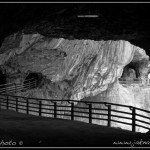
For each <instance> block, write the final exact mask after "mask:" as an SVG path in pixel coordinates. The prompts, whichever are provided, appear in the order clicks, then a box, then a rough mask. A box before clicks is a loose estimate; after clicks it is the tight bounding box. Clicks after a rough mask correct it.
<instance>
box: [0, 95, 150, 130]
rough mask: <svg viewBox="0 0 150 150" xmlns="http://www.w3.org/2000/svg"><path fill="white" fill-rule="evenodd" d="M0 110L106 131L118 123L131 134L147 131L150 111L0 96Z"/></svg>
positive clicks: (82, 102) (84, 102)
mask: <svg viewBox="0 0 150 150" xmlns="http://www.w3.org/2000/svg"><path fill="white" fill-rule="evenodd" d="M0 108H1V109H9V110H14V111H17V112H21V113H26V114H31V115H38V116H46V117H53V118H63V119H69V120H80V121H84V122H87V123H95V122H96V121H98V122H99V124H100V123H101V122H102V121H105V122H106V125H107V126H108V127H111V126H112V125H113V123H119V124H123V125H127V126H129V127H131V130H132V131H133V132H136V131H137V127H138V128H142V129H147V130H150V111H147V110H143V109H140V108H137V107H133V106H129V105H121V104H115V103H108V102H89V101H76V100H50V99H39V98H27V97H21V96H12V95H6V94H0ZM118 127H119V125H118Z"/></svg>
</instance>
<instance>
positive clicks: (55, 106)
mask: <svg viewBox="0 0 150 150" xmlns="http://www.w3.org/2000/svg"><path fill="white" fill-rule="evenodd" d="M54 118H57V103H56V102H54Z"/></svg>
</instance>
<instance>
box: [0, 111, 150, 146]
mask: <svg viewBox="0 0 150 150" xmlns="http://www.w3.org/2000/svg"><path fill="white" fill-rule="evenodd" d="M146 138H147V139H150V138H149V137H148V136H146V135H145V134H142V133H135V132H131V131H126V130H122V129H119V128H118V129H117V128H110V127H104V126H100V125H94V124H88V123H83V122H79V121H70V120H62V119H53V118H46V117H38V116H32V115H26V114H21V113H17V112H15V111H10V110H0V144H1V145H0V147H1V146H3V147H5V146H4V142H5V144H6V142H10V143H13V144H14V146H15V147H20V146H21V147H27V146H30V147H109V146H111V147H116V146H117V147H120V146H121V147H122V146H123V147H127V146H129V147H130V145H113V142H115V141H116V142H118V141H128V142H129V141H130V140H131V141H133V142H134V141H135V140H139V141H140V140H141V139H142V140H146ZM11 140H12V141H11ZM19 141H23V144H22V142H19ZM19 144H20V145H19ZM14 146H13V145H11V147H14ZM137 146H139V145H135V147H137ZM142 146H145V145H142ZM146 146H150V145H146Z"/></svg>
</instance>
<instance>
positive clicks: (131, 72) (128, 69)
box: [119, 63, 140, 81]
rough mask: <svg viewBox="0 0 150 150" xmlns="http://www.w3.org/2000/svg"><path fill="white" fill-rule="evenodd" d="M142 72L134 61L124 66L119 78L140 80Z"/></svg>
mask: <svg viewBox="0 0 150 150" xmlns="http://www.w3.org/2000/svg"><path fill="white" fill-rule="evenodd" d="M139 78H140V73H139V70H138V68H137V66H136V65H133V64H132V63H130V64H128V65H127V66H125V67H124V70H123V73H122V76H121V78H120V79H119V80H131V81H132V80H133V81H134V80H135V81H137V80H139Z"/></svg>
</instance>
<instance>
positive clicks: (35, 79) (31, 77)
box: [24, 73, 42, 89]
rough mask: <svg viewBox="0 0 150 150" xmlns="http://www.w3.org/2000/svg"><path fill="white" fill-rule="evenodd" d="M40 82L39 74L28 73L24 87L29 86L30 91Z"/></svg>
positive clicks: (40, 76)
mask: <svg viewBox="0 0 150 150" xmlns="http://www.w3.org/2000/svg"><path fill="white" fill-rule="evenodd" d="M41 80H42V75H41V74H40V73H29V74H28V75H27V76H26V78H25V80H24V85H29V84H31V89H32V88H35V87H38V86H39V84H40V83H41ZM32 83H33V84H32ZM34 85H35V86H34Z"/></svg>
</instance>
